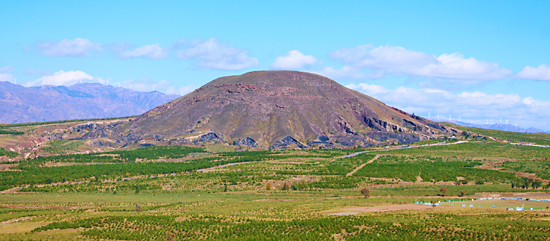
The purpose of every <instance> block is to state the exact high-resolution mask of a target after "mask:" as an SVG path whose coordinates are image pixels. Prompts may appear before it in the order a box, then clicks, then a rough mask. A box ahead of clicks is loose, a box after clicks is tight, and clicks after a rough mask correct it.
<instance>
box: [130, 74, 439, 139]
mask: <svg viewBox="0 0 550 241" xmlns="http://www.w3.org/2000/svg"><path fill="white" fill-rule="evenodd" d="M124 129H125V131H123V134H125V135H127V134H130V135H133V136H139V137H140V138H156V139H164V140H170V139H171V140H174V141H181V142H200V141H210V140H212V139H217V140H218V141H225V142H236V143H240V144H243V145H254V144H258V145H259V146H263V147H283V148H284V147H288V146H292V145H298V146H301V145H302V143H303V144H306V143H308V142H309V145H310V146H313V145H324V146H325V147H331V146H333V145H344V146H356V145H361V146H365V145H372V144H380V143H387V142H400V143H410V142H414V141H419V140H424V139H429V138H430V137H431V136H433V135H435V134H439V133H443V132H448V129H447V128H446V127H444V126H441V125H438V124H436V123H433V122H429V121H426V120H424V119H422V118H419V117H416V116H413V115H409V114H407V113H405V112H403V111H400V110H398V109H395V108H392V107H388V106H386V105H385V104H384V103H382V102H380V101H378V100H375V99H373V98H371V97H369V96H366V95H364V94H361V93H359V92H356V91H353V90H350V89H348V88H346V87H344V86H342V85H340V84H338V83H336V82H335V81H333V80H331V79H328V78H326V77H323V76H320V75H316V74H311V73H304V72H296V71H256V72H249V73H246V74H243V75H236V76H228V77H221V78H218V79H215V80H213V81H211V82H209V83H207V84H206V85H204V86H202V87H200V88H199V89H197V90H195V91H193V92H192V93H190V94H188V95H186V96H183V97H181V98H179V99H176V100H174V101H171V102H169V103H166V104H164V105H161V106H158V107H156V108H154V109H152V110H150V111H148V112H146V113H145V114H143V115H142V116H140V117H139V118H136V119H135V120H133V121H132V123H129V124H127V126H126V127H125V128H123V130H124ZM296 141H297V142H296ZM298 142H299V143H298ZM337 143H338V144H337Z"/></svg>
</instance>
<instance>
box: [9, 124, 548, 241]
mask: <svg viewBox="0 0 550 241" xmlns="http://www.w3.org/2000/svg"><path fill="white" fill-rule="evenodd" d="M61 124H64V123H61ZM21 128H28V126H22V127H21ZM33 128H34V127H33ZM500 135H506V133H503V134H500ZM536 137H537V136H536V135H535V136H533V137H532V138H536ZM544 138H547V137H546V136H545V137H544ZM544 138H543V139H544ZM468 140H469V142H468V143H462V144H455V145H439V146H431V147H419V148H409V149H391V150H384V149H382V148H369V149H365V148H363V149H353V150H351V149H328V150H323V149H297V150H247V149H240V148H236V147H234V146H232V145H228V144H218V145H211V146H204V147H200V146H181V145H178V146H176V145H164V146H148V147H132V148H128V149H124V150H107V151H103V152H92V153H73V154H66V153H67V152H70V151H71V150H73V151H77V150H79V149H80V148H83V145H84V144H83V142H70V141H57V140H53V141H50V142H47V143H46V145H45V146H47V147H48V148H49V149H47V150H48V151H49V152H50V154H52V155H48V156H37V157H34V156H32V157H28V158H21V157H20V156H18V155H17V153H15V154H14V153H13V152H12V151H8V150H5V149H0V154H1V155H4V157H5V158H10V159H9V160H8V162H5V164H2V165H9V166H8V167H7V169H4V170H6V171H2V172H0V189H1V191H2V194H0V239H1V240H26V239H33V240H40V239H42V240H100V239H101V240H197V239H210V240H220V239H238V240H268V239H271V240H273V239H276V240H331V239H332V240H344V239H345V240H370V239H380V240H403V239H407V240H426V239H445V240H449V239H450V240H479V239H486V240H489V239H491V240H493V239H497V240H512V239H513V240H547V239H548V238H549V233H550V222H549V220H548V219H549V216H548V215H550V211H549V210H548V208H549V207H550V202H543V201H537V202H535V201H514V200H505V201H503V200H500V199H498V198H499V197H529V198H534V199H545V198H546V199H548V198H550V196H549V195H547V194H546V192H547V191H548V187H549V179H550V178H549V176H550V174H549V173H548V160H547V158H548V157H550V150H549V149H548V148H541V147H530V146H512V145H509V144H506V143H502V142H499V141H493V140H484V139H479V138H478V139H473V140H472V139H468ZM71 143H73V144H71ZM359 151H366V152H365V153H363V154H360V155H356V156H353V157H348V158H335V157H339V156H344V155H347V154H350V153H353V152H359ZM362 190H367V191H363V192H362ZM483 197H496V198H495V199H491V200H490V201H489V200H485V201H472V200H474V199H479V198H483ZM419 202H422V203H425V202H427V203H438V204H439V203H441V205H437V206H435V205H434V206H433V207H432V206H429V205H420V204H415V203H419ZM462 204H467V207H463V206H462ZM470 205H472V207H470ZM493 206H494V207H493ZM519 206H524V207H526V208H534V210H533V211H507V210H506V208H515V207H519ZM386 210H387V211H386ZM376 211H383V212H376Z"/></svg>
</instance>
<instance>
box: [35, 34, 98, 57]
mask: <svg viewBox="0 0 550 241" xmlns="http://www.w3.org/2000/svg"><path fill="white" fill-rule="evenodd" d="M36 48H37V49H38V51H39V52H40V53H41V54H42V55H45V56H51V57H83V56H86V55H87V54H88V53H90V52H92V51H94V50H102V47H101V45H100V44H98V43H94V42H92V41H90V40H88V39H82V38H76V39H63V40H61V41H59V42H49V43H37V44H36Z"/></svg>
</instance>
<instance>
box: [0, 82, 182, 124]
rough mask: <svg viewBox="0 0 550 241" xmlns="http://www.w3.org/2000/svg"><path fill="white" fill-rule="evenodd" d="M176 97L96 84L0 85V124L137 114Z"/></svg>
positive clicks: (8, 83)
mask: <svg viewBox="0 0 550 241" xmlns="http://www.w3.org/2000/svg"><path fill="white" fill-rule="evenodd" d="M177 97H178V96H177V95H165V94H163V93H160V92H138V91H133V90H129V89H125V88H117V87H113V86H106V85H100V84H76V85H73V86H68V87H67V86H41V87H30V88H28V87H23V86H21V85H16V84H12V83H10V82H0V123H4V124H12V123H25V122H41V121H55V120H72V119H88V118H110V117H122V116H133V115H140V114H143V113H144V112H146V111H148V110H150V109H152V108H154V107H156V106H158V105H161V104H163V103H166V102H168V101H171V100H173V99H176V98H177Z"/></svg>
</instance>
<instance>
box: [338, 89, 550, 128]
mask: <svg viewBox="0 0 550 241" xmlns="http://www.w3.org/2000/svg"><path fill="white" fill-rule="evenodd" d="M347 87H348V88H350V89H353V90H356V91H359V92H362V93H364V94H366V95H369V96H372V97H374V98H376V99H378V100H380V101H382V102H384V103H386V104H387V105H389V106H394V107H396V108H399V109H402V110H404V111H406V112H409V113H416V114H417V115H418V114H419V115H422V116H426V117H427V116H428V113H431V117H432V118H435V117H436V115H437V114H439V115H440V118H441V119H442V120H443V119H445V120H446V119H448V117H449V115H451V116H452V118H453V119H454V120H456V119H458V117H459V116H461V120H463V121H470V120H471V121H475V122H474V123H477V124H485V123H486V119H489V120H490V123H497V122H496V121H499V120H500V119H502V120H506V119H508V120H509V121H511V122H510V123H515V122H516V121H517V122H518V123H520V125H521V124H523V125H524V126H525V127H531V126H533V127H537V128H540V129H543V130H546V129H548V126H549V125H550V112H548V111H547V110H549V109H550V102H548V101H540V100H535V99H533V98H532V97H521V96H519V95H517V94H487V93H483V92H462V93H458V94H455V93H452V92H448V91H444V90H438V89H413V88H407V87H399V88H397V89H394V90H391V89H386V88H384V87H382V86H379V85H371V84H366V83H362V84H357V85H355V84H351V85H348V86H347Z"/></svg>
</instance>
